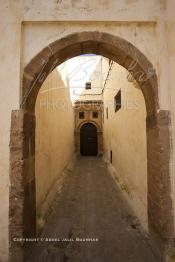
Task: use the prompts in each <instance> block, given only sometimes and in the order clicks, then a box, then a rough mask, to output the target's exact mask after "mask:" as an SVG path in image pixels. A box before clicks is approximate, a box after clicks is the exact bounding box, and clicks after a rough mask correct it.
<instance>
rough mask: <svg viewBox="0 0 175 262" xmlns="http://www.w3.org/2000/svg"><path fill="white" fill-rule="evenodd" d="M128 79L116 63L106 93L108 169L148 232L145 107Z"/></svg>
mask: <svg viewBox="0 0 175 262" xmlns="http://www.w3.org/2000/svg"><path fill="white" fill-rule="evenodd" d="M103 68H105V66H104V67H103ZM127 76H128V71H127V70H126V69H124V68H123V67H121V66H119V65H118V64H116V63H114V64H113V67H112V71H111V73H110V77H109V80H108V81H107V85H106V87H105V91H104V94H103V95H104V129H103V130H104V152H105V154H104V158H105V160H106V161H107V162H108V163H109V170H110V172H111V174H112V176H113V177H114V179H115V181H116V183H117V184H118V185H119V187H120V188H121V190H122V191H123V193H124V195H125V196H126V198H127V200H128V201H129V203H130V205H131V207H132V209H133V210H134V212H135V214H136V216H137V217H138V218H139V219H140V221H141V223H142V225H143V227H144V228H145V229H147V150H146V108H145V101H144V97H143V95H142V92H141V90H140V89H139V88H138V86H137V85H136V86H134V84H133V83H132V82H128V79H127ZM119 89H121V100H122V102H121V103H122V108H121V109H120V110H118V111H117V112H115V110H114V96H115V95H116V94H117V92H118V90H119ZM106 107H108V119H107V116H106ZM111 150H112V155H113V156H112V164H110V151H111Z"/></svg>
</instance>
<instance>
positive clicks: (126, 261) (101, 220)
mask: <svg viewBox="0 0 175 262" xmlns="http://www.w3.org/2000/svg"><path fill="white" fill-rule="evenodd" d="M42 237H51V238H57V239H58V238H59V239H64V238H66V239H67V240H72V241H60V242H39V243H37V244H30V246H28V248H27V250H28V254H27V258H26V260H25V261H33V262H34V261H37V262H40V261H42V262H44V261H48V262H50V261H52V262H56V261H58V262H131V261H132V262H137V261H138V262H142V261H143V262H156V261H159V260H157V259H156V257H155V255H154V254H153V251H152V248H151V246H150V244H149V239H148V237H147V236H146V235H145V234H144V233H143V232H141V230H140V227H139V224H138V221H137V219H136V218H135V217H134V216H133V214H132V212H131V211H130V210H129V208H128V206H127V203H126V202H125V200H124V199H123V197H122V195H121V193H120V191H119V190H118V189H117V188H116V185H115V183H114V181H113V179H112V178H111V176H110V175H109V174H108V171H107V167H106V165H105V163H104V162H103V161H102V160H101V159H100V158H97V157H80V158H77V160H76V162H75V165H74V167H73V168H72V170H70V171H69V172H68V173H67V174H66V177H65V179H64V184H63V189H62V192H61V194H60V195H59V196H58V197H57V199H56V201H55V204H54V207H53V212H52V213H51V215H50V217H49V219H48V222H47V224H46V226H45V228H44V231H43V233H42ZM76 238H80V239H81V238H82V239H85V238H91V239H92V241H86V242H84V241H78V239H77V241H75V240H76ZM95 239H97V240H98V241H94V240H95ZM64 240H65V239H64ZM73 240H74V241H73Z"/></svg>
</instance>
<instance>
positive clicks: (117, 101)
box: [114, 89, 121, 112]
mask: <svg viewBox="0 0 175 262" xmlns="http://www.w3.org/2000/svg"><path fill="white" fill-rule="evenodd" d="M120 108H121V89H120V90H119V91H118V93H117V94H116V96H115V97H114V109H115V112H117V111H118V110H119V109H120Z"/></svg>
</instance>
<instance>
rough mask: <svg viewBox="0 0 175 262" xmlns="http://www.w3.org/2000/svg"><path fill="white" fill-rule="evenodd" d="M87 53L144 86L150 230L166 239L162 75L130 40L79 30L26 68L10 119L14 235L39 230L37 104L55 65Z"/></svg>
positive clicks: (168, 213)
mask: <svg viewBox="0 0 175 262" xmlns="http://www.w3.org/2000/svg"><path fill="white" fill-rule="evenodd" d="M85 53H95V54H99V55H103V56H105V57H107V58H109V59H112V60H114V61H115V62H117V63H119V64H120V65H122V66H123V67H125V68H126V69H127V70H128V71H129V72H130V73H131V74H132V75H133V77H134V78H135V79H136V81H137V82H138V84H139V85H140V88H141V90H142V92H143V95H144V98H145V104H146V110H147V119H146V125H147V162H148V222H149V231H150V233H152V234H156V235H158V236H159V237H160V238H161V239H162V240H164V241H166V242H167V240H170V239H171V237H172V234H173V216H172V202H171V188H170V170H169V163H170V132H169V125H170V116H169V112H168V111H166V110H160V109H159V103H158V84H157V76H156V73H155V70H154V68H153V66H152V64H151V63H150V62H149V61H148V60H147V58H146V57H145V56H144V55H143V54H142V53H141V52H140V51H139V50H138V49H137V48H136V47H135V46H133V45H132V44H131V43H129V42H127V41H126V40H124V39H121V38H119V37H117V36H113V35H110V34H107V33H102V32H80V33H74V34H71V35H68V36H66V37H64V38H62V39H59V40H57V41H55V42H53V43H51V44H49V45H48V46H47V47H45V48H44V49H43V50H42V51H41V52H40V53H38V54H37V55H36V56H35V57H34V58H33V59H32V60H31V61H30V62H29V64H28V65H27V66H26V67H25V69H24V74H23V81H22V98H21V109H20V110H19V111H13V112H12V122H11V142H10V149H11V169H10V179H11V189H10V239H12V238H13V236H15V237H16V236H32V235H35V213H36V211H35V116H34V109H35V101H36V97H37V94H38V92H39V89H40V87H41V85H42V83H43V81H44V80H45V78H46V77H47V75H48V74H49V73H50V72H51V71H52V70H53V69H54V68H55V67H56V66H58V65H59V64H61V63H62V62H64V61H65V60H67V59H69V58H72V57H74V56H78V55H80V54H85ZM14 199H17V200H18V201H17V202H15V201H14ZM20 249H21V246H17V245H15V244H14V245H12V249H11V250H12V251H13V254H15V252H16V253H18V252H21V250H20ZM19 250H20V251H19ZM18 257H19V255H18Z"/></svg>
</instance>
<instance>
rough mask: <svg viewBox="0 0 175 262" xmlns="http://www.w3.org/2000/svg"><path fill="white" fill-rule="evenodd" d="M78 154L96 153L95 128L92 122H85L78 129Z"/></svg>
mask: <svg viewBox="0 0 175 262" xmlns="http://www.w3.org/2000/svg"><path fill="white" fill-rule="evenodd" d="M80 154H81V155H82V156H96V155H97V154H98V141H97V128H96V126H95V125H93V124H92V123H86V124H84V125H83V126H82V127H81V129H80Z"/></svg>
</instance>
